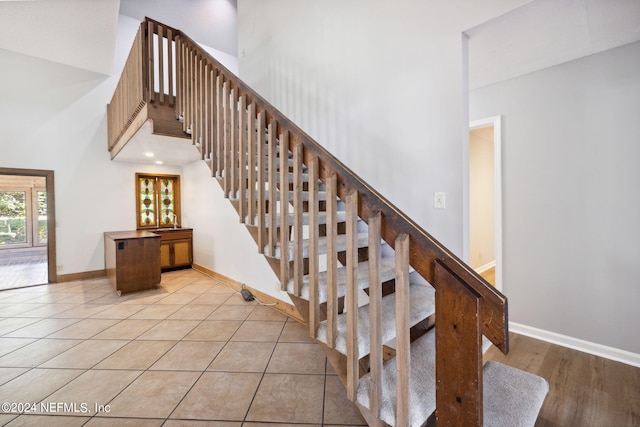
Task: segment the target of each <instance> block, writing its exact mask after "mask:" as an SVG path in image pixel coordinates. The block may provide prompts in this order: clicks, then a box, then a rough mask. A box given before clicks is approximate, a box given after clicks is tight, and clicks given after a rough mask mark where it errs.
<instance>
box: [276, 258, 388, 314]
mask: <svg viewBox="0 0 640 427" xmlns="http://www.w3.org/2000/svg"><path fill="white" fill-rule="evenodd" d="M378 268H379V270H380V278H381V280H382V282H386V281H389V280H391V279H394V278H395V277H396V269H395V257H394V256H390V257H384V258H382V259H381V261H380V265H379V266H378ZM337 275H338V297H343V296H345V295H346V294H347V268H346V267H340V268H338V269H337ZM368 287H369V261H364V262H361V263H359V264H358V289H367V288H368ZM287 292H289V293H290V294H293V279H292V280H289V282H288V283H287ZM299 297H300V298H302V299H304V300H307V301H309V276H308V275H304V276H303V277H302V286H301V287H300V295H299ZM318 300H319V303H320V304H322V303H325V302H327V272H326V271H321V272H320V273H319V274H318Z"/></svg>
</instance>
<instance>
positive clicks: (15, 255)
mask: <svg viewBox="0 0 640 427" xmlns="http://www.w3.org/2000/svg"><path fill="white" fill-rule="evenodd" d="M53 189H54V185H53V171H42V170H31V169H9V168H0V290H4V289H15V288H22V287H26V286H34V285H42V284H46V283H54V282H56V280H57V276H56V270H55V265H56V261H55V210H54V209H55V207H54V194H53V191H54V190H53Z"/></svg>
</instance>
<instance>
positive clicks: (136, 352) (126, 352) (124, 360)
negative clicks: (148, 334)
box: [94, 341, 175, 370]
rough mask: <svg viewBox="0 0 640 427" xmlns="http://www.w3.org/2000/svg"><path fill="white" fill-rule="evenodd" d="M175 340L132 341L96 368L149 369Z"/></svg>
mask: <svg viewBox="0 0 640 427" xmlns="http://www.w3.org/2000/svg"><path fill="white" fill-rule="evenodd" d="M174 344H175V341H131V342H130V343H129V344H127V345H125V346H124V347H122V348H121V349H120V350H118V351H116V352H115V353H113V354H112V355H111V356H109V357H108V358H106V359H105V360H103V361H102V362H100V363H99V364H98V365H96V366H95V367H94V369H141V370H144V369H147V368H148V367H149V366H151V365H153V364H154V363H156V361H158V359H160V358H161V357H162V356H163V355H164V354H165V353H166V352H167V351H169V349H170V348H171V347H173V346H174Z"/></svg>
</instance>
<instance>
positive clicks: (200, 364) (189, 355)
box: [0, 270, 366, 427]
mask: <svg viewBox="0 0 640 427" xmlns="http://www.w3.org/2000/svg"><path fill="white" fill-rule="evenodd" d="M1 402H8V403H11V404H13V407H11V406H9V407H8V408H7V407H5V405H3V407H2V410H0V425H8V426H25V425H28V426H58V425H59V426H76V425H77V426H83V425H84V426H112V425H113V426H168V427H174V426H218V427H231V426H238V427H239V426H254V427H258V426H267V425H268V426H271V427H278V426H338V425H340V426H356V425H366V423H365V421H364V420H363V418H362V417H361V415H360V413H359V412H358V410H357V409H356V408H355V406H354V405H353V404H352V403H351V402H349V401H348V400H347V399H346V396H345V391H344V388H343V386H342V384H341V383H340V380H339V379H338V377H337V376H336V375H334V374H333V371H332V369H331V367H330V366H329V365H328V363H327V360H326V358H325V357H324V354H323V353H322V351H321V350H320V348H319V347H318V346H317V345H316V344H315V343H314V342H313V341H311V340H310V339H309V338H308V335H307V331H306V328H305V327H303V326H302V325H301V324H300V323H298V322H296V321H295V320H293V319H290V318H287V317H285V316H284V315H282V314H280V313H279V312H277V311H275V310H273V309H272V308H270V307H268V306H262V305H259V304H257V303H256V302H255V301H254V302H251V303H247V302H245V301H244V300H243V299H242V298H241V296H240V295H239V294H237V293H236V292H234V291H233V290H232V289H231V288H229V287H228V286H227V285H225V284H222V283H220V282H218V281H216V280H214V279H211V278H209V277H207V276H205V275H203V274H200V273H198V272H196V271H194V270H180V271H174V272H169V273H163V275H162V284H161V287H160V288H159V289H154V290H150V291H145V292H140V293H135V294H130V295H124V296H122V297H118V296H117V295H116V294H115V293H114V292H113V291H112V288H111V286H110V284H109V282H108V280H107V279H106V278H103V279H94V280H89V281H77V282H70V283H61V284H55V285H44V286H36V287H30V288H24V289H16V290H8V291H1V292H0V403H1ZM27 404H28V406H25V405H27Z"/></svg>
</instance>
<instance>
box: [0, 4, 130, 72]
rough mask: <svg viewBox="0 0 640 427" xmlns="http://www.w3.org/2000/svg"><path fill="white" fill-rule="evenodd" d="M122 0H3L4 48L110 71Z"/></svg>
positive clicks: (1, 27)
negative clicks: (120, 0)
mask: <svg viewBox="0 0 640 427" xmlns="http://www.w3.org/2000/svg"><path fill="white" fill-rule="evenodd" d="M119 3H120V2H119V0H92V1H80V0H35V1H0V31H1V33H0V49H5V50H9V51H12V52H17V53H21V54H24V55H29V56H34V57H37V58H42V59H46V60H49V61H53V62H57V63H60V64H65V65H70V66H72V67H76V68H81V69H84V70H89V71H93V72H97V73H100V74H107V75H109V74H111V73H112V69H113V53H114V46H115V39H116V30H117V24H118V7H119Z"/></svg>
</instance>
